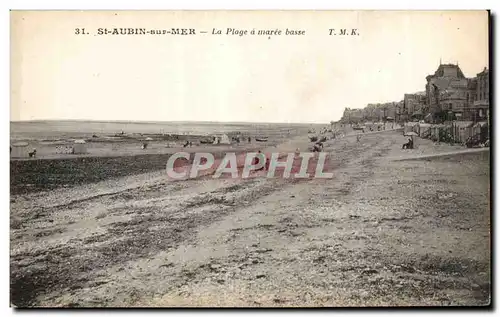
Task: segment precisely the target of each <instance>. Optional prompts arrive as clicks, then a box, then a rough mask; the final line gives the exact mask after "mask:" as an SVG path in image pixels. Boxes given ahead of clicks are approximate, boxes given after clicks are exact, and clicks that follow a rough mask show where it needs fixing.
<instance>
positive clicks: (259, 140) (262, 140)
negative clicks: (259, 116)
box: [255, 137, 268, 142]
mask: <svg viewBox="0 0 500 317" xmlns="http://www.w3.org/2000/svg"><path fill="white" fill-rule="evenodd" d="M267 140H268V138H267V137H259V138H255V141H257V142H267Z"/></svg>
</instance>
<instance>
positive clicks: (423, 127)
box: [418, 123, 431, 139]
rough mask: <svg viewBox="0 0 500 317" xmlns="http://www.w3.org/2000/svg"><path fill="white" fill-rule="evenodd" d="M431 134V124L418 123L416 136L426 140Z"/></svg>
mask: <svg viewBox="0 0 500 317" xmlns="http://www.w3.org/2000/svg"><path fill="white" fill-rule="evenodd" d="M430 134H431V124H430V123H419V124H418V136H420V137H421V138H422V139H425V138H428V137H429V136H430Z"/></svg>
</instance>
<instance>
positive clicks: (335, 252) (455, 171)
mask: <svg viewBox="0 0 500 317" xmlns="http://www.w3.org/2000/svg"><path fill="white" fill-rule="evenodd" d="M403 142H405V138H404V137H403V135H402V133H401V132H399V131H385V132H380V133H372V134H367V135H365V136H363V137H362V138H361V140H360V142H356V137H355V136H346V137H345V138H342V139H336V140H329V141H327V142H326V143H325V152H327V153H328V155H329V157H330V158H331V160H330V165H329V166H330V170H331V171H332V172H333V173H334V178H332V179H307V180H300V181H299V180H294V179H281V178H271V179H268V178H264V177H262V178H254V179H211V178H200V179H191V180H186V181H181V182H172V181H169V180H167V179H166V177H165V170H164V168H163V166H164V165H162V168H161V169H160V168H158V167H156V168H148V167H147V166H154V164H158V166H159V165H160V163H161V164H163V163H164V162H163V163H162V161H164V159H163V158H161V157H155V154H151V155H145V156H140V157H138V156H136V157H133V156H131V157H133V158H134V161H135V162H141V163H140V164H144V166H146V167H138V168H137V169H135V170H134V171H133V172H131V171H130V166H132V165H133V164H132V163H130V164H125V165H124V166H127V168H125V169H126V170H128V172H114V173H109V174H104V175H101V174H100V173H101V172H100V171H99V170H98V169H96V170H94V172H91V171H90V170H85V172H82V175H85V176H82V177H80V179H82V180H81V181H80V182H69V181H68V182H67V183H66V184H65V185H64V186H54V187H53V188H50V191H46V190H45V191H44V190H43V189H40V188H39V189H35V190H28V191H26V190H19V191H18V192H17V194H15V193H14V194H13V195H12V196H11V301H12V303H13V304H15V305H17V306H19V307H23V306H64V307H82V306H94V307H100V306H103V307H105V306H124V307H135V306H256V307H263V306H265V307H269V306H359V305H361V306H373V305H376V306H381V305H382V306H385V305H397V306H401V305H418V306H427V305H486V304H488V303H489V296H490V283H489V281H490V231H489V230H490V204H489V203H490V188H489V177H490V174H489V173H490V169H489V166H490V162H489V155H490V153H489V151H488V150H486V151H479V152H478V151H468V152H466V153H465V154H456V155H450V156H436V157H430V158H426V159H412V158H413V157H415V158H417V157H418V156H422V155H427V154H433V153H434V154H437V153H447V152H453V151H456V150H457V148H455V147H452V146H448V145H436V144H434V143H432V142H431V141H428V140H422V141H421V142H420V143H419V144H418V147H417V149H415V150H406V151H404V150H401V144H402V143H403ZM309 145H310V144H309V142H308V140H307V136H296V137H294V138H290V139H289V141H286V142H277V143H276V144H273V145H270V146H269V147H268V148H266V151H270V150H275V151H279V152H286V151H293V150H294V149H297V148H299V149H301V150H303V151H307V149H308V147H309ZM462 149H463V148H462ZM242 150H248V149H246V148H245V149H242ZM401 159H405V160H401ZM121 160H122V161H121V162H120V163H116V164H115V165H114V166H118V165H121V166H123V164H124V162H125V161H123V158H122V159H121ZM146 161H147V163H146ZM131 162H132V161H131ZM142 162H144V163H142ZM155 162H156V163H155ZM109 164H112V163H109ZM137 164H139V163H137ZM93 165H94V166H95V164H93ZM12 166H13V165H12V162H11V175H12ZM141 166H142V165H141ZM142 168H143V170H142ZM102 170H108V167H106V164H104V165H103V167H102ZM44 173H45V172H43V173H40V174H44ZM24 174H25V175H26V173H24ZM47 174H48V173H47ZM76 174H77V175H78V173H76ZM97 174H99V176H98V175H97ZM26 177H28V176H26ZM35 178H36V177H35ZM30 179H33V177H31V178H30ZM75 179H78V177H75ZM11 184H12V181H11ZM34 187H36V186H34ZM14 188H20V187H19V186H18V187H16V186H14ZM11 191H12V189H11ZM472 202H474V203H472Z"/></svg>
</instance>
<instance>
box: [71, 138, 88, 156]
mask: <svg viewBox="0 0 500 317" xmlns="http://www.w3.org/2000/svg"><path fill="white" fill-rule="evenodd" d="M84 153H87V142H85V140H75V144H74V145H73V154H84Z"/></svg>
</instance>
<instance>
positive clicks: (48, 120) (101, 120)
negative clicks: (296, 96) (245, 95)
mask: <svg viewBox="0 0 500 317" xmlns="http://www.w3.org/2000/svg"><path fill="white" fill-rule="evenodd" d="M339 120H340V119H338V120H335V121H334V120H332V121H334V122H337V121H339ZM54 121H63V122H64V121H66V122H68V121H69V122H71V121H77V122H82V121H86V122H101V123H223V124H231V123H232V124H321V125H323V124H327V125H329V124H330V122H285V121H274V122H273V121H267V122H266V121H208V120H207V121H205V120H170V121H154V120H104V119H97V120H96V119H30V120H10V123H29V122H54Z"/></svg>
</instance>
